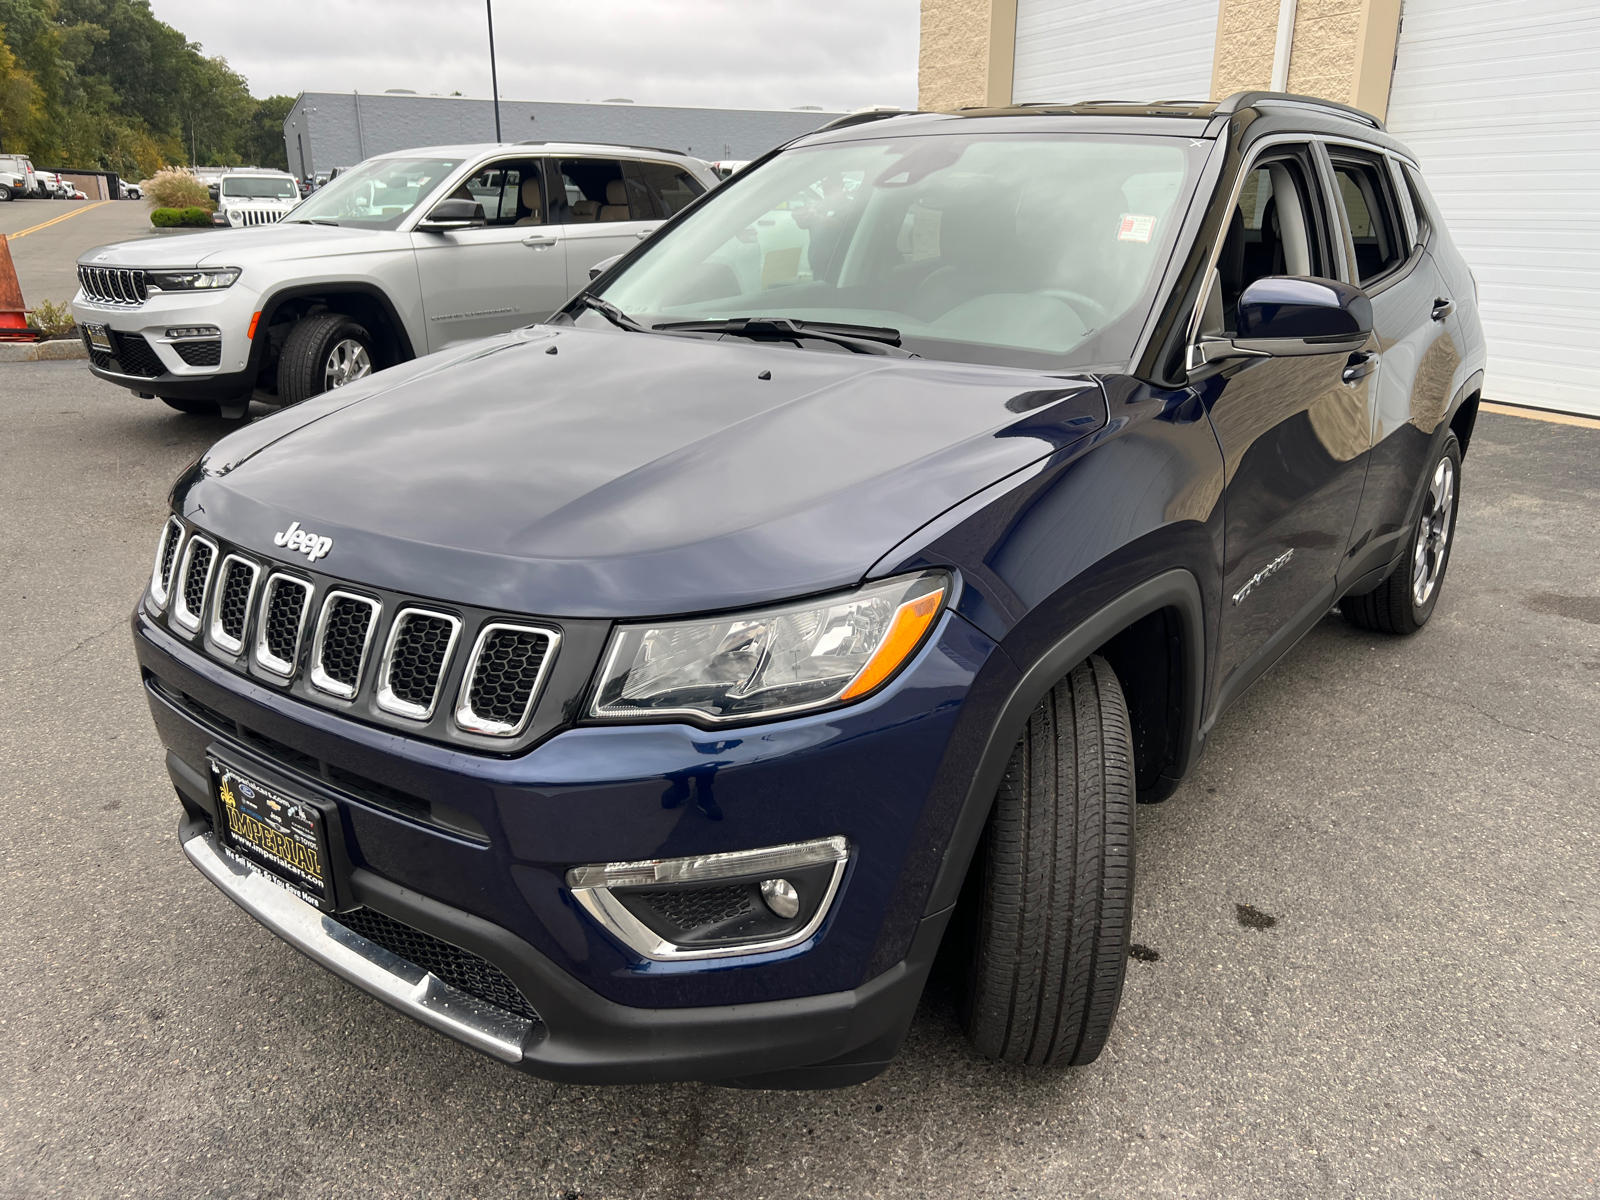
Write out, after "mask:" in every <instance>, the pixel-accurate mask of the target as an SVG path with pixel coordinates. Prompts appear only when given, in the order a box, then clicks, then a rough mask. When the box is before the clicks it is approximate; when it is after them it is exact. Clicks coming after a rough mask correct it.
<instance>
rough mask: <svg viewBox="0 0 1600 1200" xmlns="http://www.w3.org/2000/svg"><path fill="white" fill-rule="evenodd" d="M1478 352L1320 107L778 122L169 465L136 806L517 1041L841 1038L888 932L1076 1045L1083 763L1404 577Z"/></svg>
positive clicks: (1118, 834) (233, 871) (1088, 892)
mask: <svg viewBox="0 0 1600 1200" xmlns="http://www.w3.org/2000/svg"><path fill="white" fill-rule="evenodd" d="M467 207H469V206H467ZM467 207H464V206H462V205H460V204H459V203H456V206H455V208H452V209H451V212H450V214H449V215H450V217H451V219H452V220H454V221H456V222H457V223H459V224H462V225H463V226H464V227H465V226H470V223H471V222H472V221H473V220H475V219H477V217H476V214H475V213H473V212H471V211H467ZM458 209H459V210H461V211H457V210H458ZM446 236H453V235H446ZM1483 362H1484V344H1483V338H1482V334H1481V332H1480V329H1479V323H1478V317H1477V302H1476V296H1475V290H1474V282H1473V279H1472V276H1471V274H1470V272H1469V271H1468V270H1467V269H1466V267H1465V265H1464V263H1463V262H1462V260H1461V257H1460V256H1459V254H1458V253H1457V252H1456V250H1455V248H1454V247H1453V246H1452V244H1451V241H1450V237H1449V234H1448V233H1447V232H1446V230H1445V228H1444V225H1443V223H1442V222H1441V220H1440V218H1439V213H1438V210H1437V208H1436V207H1435V205H1434V203H1433V201H1432V200H1431V199H1430V197H1429V194H1428V190H1427V187H1426V186H1425V184H1424V183H1423V180H1422V178H1421V175H1420V173H1419V171H1418V167H1417V164H1416V162H1415V160H1414V159H1413V158H1412V157H1411V156H1410V154H1409V153H1408V152H1407V150H1406V149H1405V147H1404V146H1402V145H1401V144H1399V143H1398V142H1396V141H1395V140H1394V139H1393V138H1391V137H1389V136H1388V135H1387V134H1386V133H1385V132H1384V129H1383V127H1382V125H1381V123H1379V122H1378V121H1376V120H1374V119H1373V118H1371V117H1369V116H1367V115H1365V114H1363V113H1360V112H1356V111H1354V110H1352V109H1348V108H1344V107H1341V106H1339V105H1333V104H1328V103H1324V102H1321V101H1316V100H1312V99H1307V98H1304V97H1293V96H1285V95H1278V94H1268V93H1244V94H1240V95H1236V96H1233V97H1231V98H1230V99H1228V100H1225V101H1222V102H1221V103H1195V104H1174V103H1162V104H1152V105H1131V104H1122V103H1116V104H1111V103H1108V104H1077V105H1070V106H1052V105H1038V106H1029V107H1019V108H1008V109H996V110H984V111H963V112H959V113H917V114H904V115H893V116H885V115H883V114H863V115H861V116H857V117H849V118H845V119H843V120H841V121H837V122H834V123H833V124H832V125H830V126H827V127H825V128H824V129H822V130H820V131H818V132H816V133H814V134H811V135H808V136H806V137H803V138H800V139H798V140H796V141H794V142H792V143H790V144H788V145H786V146H784V147H781V148H780V149H779V150H777V151H774V152H773V153H772V154H770V155H768V156H767V157H766V158H765V159H763V160H761V161H760V162H758V163H756V164H755V165H753V166H752V167H751V168H750V169H748V170H746V171H744V172H741V173H740V174H739V175H737V176H735V177H734V178H732V179H731V180H729V181H728V182H727V183H726V184H724V185H723V186H722V187H721V188H719V189H718V190H716V191H714V192H712V193H710V194H708V195H706V196H704V197H702V198H700V199H699V200H698V201H696V202H695V203H694V204H693V205H691V206H690V207H689V208H687V209H686V210H684V211H683V212H682V213H680V214H679V215H678V216H676V217H675V218H674V219H673V220H671V221H669V222H668V223H667V224H666V225H664V226H663V227H662V228H661V230H660V231H659V232H658V233H657V234H656V235H655V236H654V237H653V238H651V239H649V240H648V241H646V242H643V243H641V244H640V245H638V246H637V247H636V248H635V249H634V250H632V251H631V252H630V253H629V254H627V255H626V256H625V257H623V258H622V259H620V261H616V262H614V263H613V264H612V265H610V266H609V267H608V268H607V269H606V270H605V271H604V272H603V273H601V274H600V275H599V277H598V278H597V279H595V280H594V281H593V282H592V283H591V284H590V285H589V286H588V287H587V288H586V289H585V290H584V291H583V292H582V293H580V294H579V295H577V296H575V297H574V298H573V299H572V301H571V302H569V303H568V304H567V305H566V306H565V307H564V308H563V310H562V311H561V312H559V313H558V314H557V315H556V316H555V317H554V318H553V319H552V320H551V321H549V322H548V323H546V324H541V325H536V326H532V327H529V328H526V329H522V330H519V331H516V332H514V333H510V334H505V335H502V336H499V337H495V338H490V339H488V340H485V341H480V342H475V343H471V344H469V345H467V346H464V347H461V348H459V349H457V350H454V351H449V352H446V353H443V354H438V355H434V356H431V357H429V358H425V359H422V360H419V361H416V362H413V363H409V364H406V365H404V366H400V367H396V368H394V369H391V370H388V371H385V372H382V373H381V374H378V375H376V376H373V377H371V378H368V379H365V380H362V381H360V382H358V383H354V384H351V385H349V386H347V387H343V388H339V389H337V390H335V391H332V392H329V393H326V394H324V395H321V396H317V397H314V398H312V399H310V400H307V401H306V402H304V403H302V404H300V405H297V406H295V407H293V408H289V409H285V410H283V411H281V412H279V413H276V414H274V415H272V416H270V417H268V418H267V419H265V420H261V421H257V422H255V423H254V424H252V425H249V426H247V427H245V428H243V429H241V430H239V431H238V432H236V433H234V434H232V435H231V436H229V437H227V438H224V439H223V440H222V441H221V442H219V443H218V444H217V445H216V446H214V447H212V449H211V450H210V451H209V452H208V453H207V454H205V455H204V457H202V458H201V459H200V460H199V461H198V462H196V463H195V464H194V465H193V466H192V467H190V468H189V469H188V470H187V471H186V472H185V473H184V474H183V476H182V477H181V478H180V479H179V480H178V482H177V484H176V486H175V488H174V490H173V493H172V515H171V517H170V519H169V520H168V521H167V522H166V524H165V525H164V527H163V529H162V530H161V533H160V538H159V542H158V546H157V553H156V561H155V565H154V569H153V571H152V573H151V578H150V583H149V587H148V590H147V592H146V593H145V595H144V596H143V597H142V599H141V601H140V603H139V605H138V607H137V610H136V612H135V614H134V617H133V632H134V640H135V643H136V645H137V649H138V656H139V662H140V666H141V670H142V676H143V682H144V687H145V691H146V694H147V697H148V700H149V704H150V709H151V712H152V713H153V714H154V717H155V722H156V725H157V727H158V729H159V731H160V735H161V738H162V740H163V741H164V743H165V745H166V747H167V760H166V762H167V768H168V771H169V772H170V774H171V777H172V781H173V783H174V785H175V786H176V789H177V793H178V798H179V800H180V801H181V804H182V816H181V822H180V830H179V831H180V837H181V840H182V844H183V847H184V850H185V852H186V853H187V854H188V856H189V857H190V859H192V860H193V862H194V864H195V865H196V866H197V867H198V868H199V869H200V870H201V871H202V872H203V873H204V874H205V875H206V876H207V877H208V878H209V879H210V880H211V881H212V882H213V883H215V884H216V885H217V886H218V887H219V888H220V889H222V891H223V892H225V893H226V894H227V895H228V896H229V897H230V898H231V899H232V900H233V901H235V902H236V903H237V904H239V905H240V906H241V907H243V908H244V909H245V910H246V911H247V912H249V913H250V914H251V915H252V916H254V917H255V918H256V919H257V920H259V921H260V922H261V923H262V924H264V925H266V926H267V927H268V928H269V929H271V930H272V931H273V932H275V933H277V934H278V935H279V936H280V937H282V938H284V939H285V940H287V941H288V942H289V943H291V944H292V945H294V946H295V947H296V948H297V949H299V950H301V951H303V952H304V953H305V954H307V955H308V956H310V957H311V958H313V959H315V960H316V961H318V962H320V963H322V964H323V965H324V966H326V967H328V968H329V969H331V970H333V971H335V972H337V973H338V974H340V975H341V976H343V977H344V978H346V979H347V980H349V981H350V982H352V983H354V984H355V985H356V986H358V987H360V988H363V989H365V990H366V991H368V992H370V993H372V994H373V995H375V996H377V997H379V998H380V999H382V1000H384V1001H386V1002H387V1003H389V1004H390V1005H392V1006H394V1007H395V1008H397V1009H399V1010H400V1011H402V1012H405V1013H408V1014H410V1015H411V1016H413V1017H415V1018H416V1019H418V1020H420V1021H422V1022H425V1023H427V1024H428V1025H431V1026H432V1027H434V1028H435V1029H438V1030H440V1031H442V1032H444V1033H446V1034H449V1035H450V1036H452V1037H455V1038H458V1039H459V1040H461V1041H463V1042H465V1043H467V1044H468V1045H471V1046H474V1047H476V1048H477V1049H479V1050H482V1051H484V1052H486V1053H488V1054H490V1055H493V1056H495V1057H497V1058H499V1059H501V1060H503V1061H505V1062H507V1063H510V1064H513V1065H515V1066H518V1067H520V1068H522V1069H525V1070H527V1071H530V1072H532V1073H534V1074H536V1075H540V1076H544V1077H546V1078H550V1079H556V1080H566V1081H573V1082H644V1081H659V1080H683V1079H698V1080H710V1081H718V1082H723V1083H728V1084H736V1085H740V1086H748V1087H828V1086H838V1085H843V1084H848V1083H853V1082H858V1081H861V1080H864V1079H867V1078H870V1077H871V1076H873V1075H874V1074H876V1073H878V1072H879V1071H881V1070H883V1069H884V1068H885V1066H886V1065H887V1064H888V1063H889V1062H890V1061H891V1060H892V1059H893V1057H894V1055H895V1053H896V1052H897V1050H898V1048H899V1046H900V1044H901V1042H902V1040H903V1038H904V1036H905V1034H906V1030H907V1027H908V1025H909V1023H910V1021H911V1017H912V1014H913V1012H914V1010H915V1008H916V1006H917V1001H918V997H919V996H920V994H921V992H922V989H923V985H924V982H925V980H926V979H927V976H928V973H929V970H930V966H931V964H932V963H933V961H934V958H935V955H936V953H940V952H941V948H942V954H943V957H944V960H945V961H947V962H951V963H953V964H954V965H955V970H956V971H958V972H959V975H960V978H961V979H962V980H963V987H962V988H961V989H960V990H961V994H962V1009H961V1011H962V1018H963V1020H964V1022H965V1024H966V1027H967V1031H968V1033H969V1035H970V1037H971V1039H972V1041H973V1042H974V1044H975V1045H976V1047H977V1048H978V1049H979V1050H980V1051H981V1052H982V1053H984V1054H987V1055H990V1056H993V1057H995V1058H998V1059H1002V1060H1004V1061H1007V1062H1015V1063H1029V1064H1038V1065H1042V1064H1049V1063H1060V1064H1069V1063H1086V1062H1089V1061H1092V1060H1093V1059H1094V1058H1095V1056H1096V1055H1097V1054H1098V1053H1099V1052H1100V1050H1101V1048H1102V1047H1103V1046H1104V1045H1105V1042H1106V1039H1107V1037H1108V1035H1109V1033H1110V1030H1111V1027H1112V1022H1113V1020H1114V1018H1115V1015H1116V1010H1117V1006H1118V1003H1119V1000H1120V995H1121V989H1122V980H1123V973H1124V966H1125V963H1126V959H1127V955H1128V950H1129V933H1130V915H1131V904H1132V894H1133V880H1134V841H1135V829H1134V826H1135V814H1136V812H1137V805H1138V804H1139V803H1153V802H1156V801H1160V800H1162V799H1164V798H1166V797H1167V796H1168V795H1169V794H1170V793H1171V792H1172V790H1173V789H1174V788H1175V787H1176V786H1177V785H1178V783H1179V782H1180V781H1181V780H1182V779H1183V778H1184V775H1185V773H1186V772H1187V771H1188V770H1189V769H1190V767H1191V766H1192V764H1193V763H1194V761H1195V759H1196V757H1197V756H1198V755H1199V753H1200V751H1201V748H1202V746H1203V745H1204V742H1205V738H1206V735H1207V732H1208V731H1209V730H1210V729H1211V728H1212V726H1213V725H1214V723H1215V722H1216V720H1217V717H1218V715H1219V714H1220V713H1221V712H1223V711H1224V710H1225V709H1226V708H1227V706H1228V705H1229V704H1230V703H1231V702H1232V701H1233V700H1235V699H1237V698H1238V697H1239V695H1240V694H1241V693H1242V692H1244V690H1245V689H1246V688H1248V687H1249V686H1250V684H1251V683H1252V682H1253V681H1254V680H1255V679H1257V678H1258V677H1259V676H1260V675H1261V674H1262V673H1263V672H1264V671H1266V670H1267V669H1268V668H1269V667H1270V666H1271V665H1272V664H1273V663H1274V662H1275V661H1276V660H1277V659H1278V658H1280V657H1281V656H1282V655H1283V654H1284V653H1285V652H1286V651H1287V650H1288V649H1289V648H1290V647H1291V646H1292V645H1293V644H1294V643H1295V641H1296V640H1297V639H1298V638H1299V637H1300V636H1301V635H1302V634H1304V633H1305V632H1306V631H1307V630H1308V629H1310V628H1311V627H1312V626H1313V625H1315V624H1316V623H1317V622H1318V621H1319V620H1321V619H1322V618H1323V617H1324V616H1325V615H1326V614H1327V613H1328V612H1329V611H1330V610H1331V609H1332V608H1333V607H1334V606H1335V605H1338V606H1339V608H1340V610H1341V611H1342V613H1343V615H1344V617H1345V618H1346V619H1348V620H1349V621H1351V622H1353V623H1355V624H1356V625H1358V626H1360V627H1362V628H1364V629H1373V630H1380V631H1386V632H1390V633H1397V634H1406V633H1412V632H1415V631H1416V630H1417V629H1419V628H1420V627H1421V626H1422V625H1423V624H1425V623H1426V622H1427V620H1428V618H1429V615H1430V614H1431V613H1432V612H1433V610H1434V607H1435V605H1436V604H1437V603H1438V600H1439V594H1440V587H1441V584H1442V580H1443V576H1444V573H1445V568H1446V565H1447V563H1448V561H1449V554H1450V546H1451V538H1452V536H1453V532H1454V526H1455V515H1456V498H1457V495H1458V492H1459V480H1460V475H1461V460H1462V454H1463V452H1464V451H1465V450H1466V448H1467V444H1468V442H1469V440H1470V437H1471V433H1472V427H1473V420H1474V416H1475V414H1476V411H1477V403H1478V392H1479V389H1480V386H1481V380H1482V372H1483Z"/></svg>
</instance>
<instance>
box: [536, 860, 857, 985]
mask: <svg viewBox="0 0 1600 1200" xmlns="http://www.w3.org/2000/svg"><path fill="white" fill-rule="evenodd" d="M848 858H849V845H848V843H847V842H846V841H845V839H844V838H842V837H831V838H819V839H818V840H816V841H813V842H794V843H791V844H789V845H784V846H768V847H764V848H762V849H760V850H739V851H734V852H732V853H728V854H706V855H700V856H697V857H694V858H663V859H649V860H646V861H644V862H622V863H604V864H599V865H596V866H587V867H573V868H572V869H571V870H569V871H568V872H567V886H568V887H569V888H571V889H572V895H573V898H574V899H575V900H577V901H578V903H579V904H581V905H582V906H583V907H584V909H585V911H587V912H588V913H589V915H590V916H592V917H594V919H595V920H596V921H598V922H599V923H600V925H601V927H602V928H604V929H605V930H606V931H607V932H609V933H610V934H612V935H613V936H614V937H616V938H617V939H619V940H620V941H621V942H622V943H623V944H624V945H626V946H628V947H629V948H630V949H632V950H634V951H636V952H637V953H639V954H640V955H642V956H644V957H645V958H649V959H656V960H672V959H685V958H723V957H727V956H729V955H734V954H760V953H765V952H768V951H772V950H783V949H787V948H789V947H791V946H798V945H799V944H800V943H801V942H803V941H805V940H806V939H807V938H809V937H810V936H811V935H812V934H814V933H815V932H816V931H817V929H818V928H820V927H821V925H822V921H823V918H824V917H826V916H827V913H828V909H829V906H830V905H831V904H832V903H833V898H834V895H835V894H836V893H837V891H838V889H839V881H840V880H841V879H842V878H843V876H844V868H845V863H846V862H847V861H848ZM780 871H781V872H782V874H781V875H780V874H778V873H777V872H780Z"/></svg>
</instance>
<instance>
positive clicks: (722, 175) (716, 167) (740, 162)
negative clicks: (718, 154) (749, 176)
mask: <svg viewBox="0 0 1600 1200" xmlns="http://www.w3.org/2000/svg"><path fill="white" fill-rule="evenodd" d="M709 165H710V167H711V169H712V170H713V171H715V172H716V173H717V177H718V178H719V179H727V178H728V177H729V176H730V175H734V174H736V173H737V172H739V171H742V170H744V169H745V168H746V167H748V166H749V165H750V160H749V159H747V158H724V159H719V160H718V161H716V162H714V163H711V164H709Z"/></svg>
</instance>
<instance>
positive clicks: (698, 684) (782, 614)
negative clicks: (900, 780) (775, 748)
mask: <svg viewBox="0 0 1600 1200" xmlns="http://www.w3.org/2000/svg"><path fill="white" fill-rule="evenodd" d="M949 592H950V579H949V576H947V575H945V574H944V573H943V572H941V571H928V572H923V573H921V574H917V575H903V576H900V577H899V578H896V579H886V580H882V581H880V582H878V583H872V584H868V585H867V586H866V587H863V588H859V589H857V590H856V591H853V592H848V593H846V594H844V595H841V596H835V597H831V598H828V599H824V600H810V601H805V602H802V603H799V604H791V605H785V606H783V607H781V608H767V609H760V610H757V611H754V612H747V613H738V614H735V615H731V616H721V617H702V618H699V619H696V620H689V621H674V622H670V623H661V624H653V625H621V626H618V628H617V629H616V631H615V632H614V633H613V634H612V635H611V645H610V648H609V650H608V651H607V654H606V658H605V666H604V668H603V669H602V671H601V673H600V687H599V689H598V690H597V692H596V693H595V698H594V701H593V702H592V704H591V705H590V708H589V715H590V716H592V717H599V718H603V719H606V718H609V719H611V720H619V719H620V720H630V719H631V720H637V719H639V718H641V717H665V716H689V717H695V718H698V719H699V720H702V721H711V722H717V723H726V722H732V721H747V720H750V719H752V718H760V717H773V716H778V715H780V714H787V713H795V712H803V711H809V710H811V709H817V708H823V707H826V706H828V705H833V704H842V703H848V702H850V701H853V700H859V699H861V698H863V697H865V696H867V695H869V694H871V693H872V692H875V691H877V689H878V688H880V687H881V686H883V684H885V683H887V682H888V681H889V679H890V678H891V677H892V676H893V675H894V674H895V672H897V671H898V670H899V669H900V668H901V667H902V666H903V665H904V664H905V663H906V662H908V661H909V660H910V659H911V657H912V655H913V654H915V653H916V651H917V648H918V647H919V646H921V645H922V643H923V640H924V639H925V637H926V636H927V633H928V631H929V630H930V629H932V628H933V624H934V621H935V619H936V618H937V617H938V615H939V612H940V610H941V609H942V608H943V607H944V603H945V599H946V597H947V596H948V595H949Z"/></svg>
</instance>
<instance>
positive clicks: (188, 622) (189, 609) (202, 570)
mask: <svg viewBox="0 0 1600 1200" xmlns="http://www.w3.org/2000/svg"><path fill="white" fill-rule="evenodd" d="M216 565H217V548H216V546H215V545H213V544H212V543H211V542H209V541H207V540H206V539H205V538H203V537H192V538H190V539H189V548H188V549H187V550H185V551H184V552H183V569H182V570H181V571H180V572H179V575H180V579H179V583H178V602H177V603H176V604H174V605H173V606H172V615H173V618H174V619H175V620H176V621H177V622H178V624H179V625H181V626H183V627H184V628H185V629H187V630H188V631H189V632H190V633H193V632H194V631H195V630H197V629H199V628H200V614H201V613H202V612H204V611H205V603H206V589H207V588H208V587H209V586H210V585H211V569H212V568H213V567H215V566H216Z"/></svg>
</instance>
